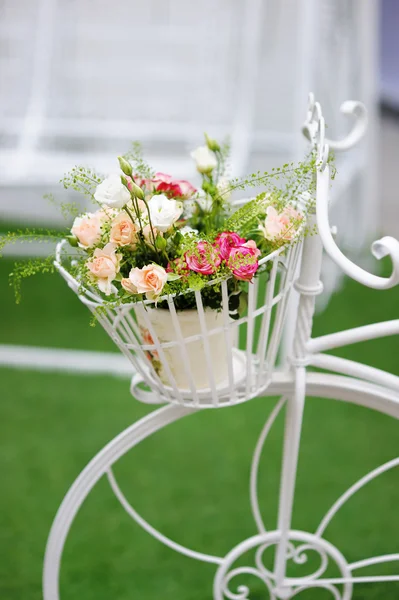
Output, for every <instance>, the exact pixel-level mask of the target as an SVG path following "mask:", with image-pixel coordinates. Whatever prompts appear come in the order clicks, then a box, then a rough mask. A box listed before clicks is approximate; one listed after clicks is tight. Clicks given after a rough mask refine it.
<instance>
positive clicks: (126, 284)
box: [121, 277, 137, 294]
mask: <svg viewBox="0 0 399 600" xmlns="http://www.w3.org/2000/svg"><path fill="white" fill-rule="evenodd" d="M121 286H122V287H123V289H124V290H125V291H126V292H128V294H137V288H136V286H135V285H133V284H132V282H131V281H130V279H129V277H124V278H123V279H122V280H121Z"/></svg>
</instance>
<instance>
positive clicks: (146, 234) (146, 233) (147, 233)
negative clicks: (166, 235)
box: [143, 224, 163, 243]
mask: <svg viewBox="0 0 399 600" xmlns="http://www.w3.org/2000/svg"><path fill="white" fill-rule="evenodd" d="M152 230H153V232H154V237H157V235H160V236H162V237H163V233H162V232H161V231H158V229H157V228H156V227H153V228H152ZM143 235H144V237H145V239H146V240H147V242H151V243H152V242H153V239H152V233H151V227H150V225H149V224H148V225H144V227H143Z"/></svg>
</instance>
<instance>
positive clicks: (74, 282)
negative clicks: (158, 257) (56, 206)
mask: <svg viewBox="0 0 399 600" xmlns="http://www.w3.org/2000/svg"><path fill="white" fill-rule="evenodd" d="M299 234H300V230H298V231H297V235H296V236H295V238H299ZM295 238H294V240H290V241H289V242H287V243H286V244H283V245H282V246H280V248H277V250H273V252H269V254H266V255H265V256H263V257H262V258H261V259H260V260H259V265H260V266H261V265H264V264H266V263H267V262H269V261H270V260H273V259H274V258H276V257H277V256H280V255H281V254H282V253H283V252H285V251H286V250H287V249H288V248H291V247H293V246H294V244H296V243H298V242H299V241H300V239H295ZM66 244H67V245H68V247H69V242H68V240H67V239H66V238H64V239H62V240H60V241H59V242H58V243H57V245H56V249H55V260H54V263H53V264H54V266H55V268H56V269H57V271H58V272H59V273H60V274H61V275H62V276H63V277H64V279H65V280H66V281H67V283H68V285H69V286H70V287H71V288H72V289H73V290H74V291H75V293H77V295H78V296H79V298H80V299H81V300H82V302H84V303H85V304H87V305H89V306H93V307H98V306H104V305H105V302H106V300H104V299H103V298H101V296H99V295H98V294H96V293H95V292H94V291H92V290H91V289H89V288H88V287H86V286H84V285H83V284H82V283H81V282H80V281H79V280H78V279H76V278H75V277H73V276H72V275H71V273H70V272H69V271H68V270H67V269H66V268H65V267H64V266H63V264H62V251H63V250H64V249H65V245H66ZM66 256H70V254H68V253H66ZM232 277H233V275H232V274H231V275H228V276H223V277H217V278H215V279H212V280H211V281H207V282H206V283H205V285H204V287H208V286H211V285H217V284H218V283H222V282H223V281H229V280H230V279H232ZM196 291H198V290H194V289H192V288H189V289H187V290H185V291H184V292H178V293H174V294H164V295H163V296H160V297H159V298H156V299H155V300H149V299H147V298H145V299H142V300H137V301H132V302H123V303H122V304H120V305H118V308H119V307H123V308H127V307H130V308H134V306H137V305H140V304H142V305H143V304H144V305H155V306H156V304H157V303H158V302H163V301H170V300H171V299H173V298H175V297H177V296H184V295H186V294H190V293H196ZM111 308H112V306H111Z"/></svg>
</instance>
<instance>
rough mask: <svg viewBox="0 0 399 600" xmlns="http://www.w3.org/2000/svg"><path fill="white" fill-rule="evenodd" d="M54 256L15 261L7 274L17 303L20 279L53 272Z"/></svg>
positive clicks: (18, 301)
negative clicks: (11, 269)
mask: <svg viewBox="0 0 399 600" xmlns="http://www.w3.org/2000/svg"><path fill="white" fill-rule="evenodd" d="M54 271H55V267H54V257H53V256H48V257H47V258H46V259H43V258H37V259H34V260H28V261H23V262H17V263H15V265H14V268H13V271H12V272H11V273H10V275H9V280H10V285H11V286H12V287H13V288H14V294H15V301H16V303H17V304H19V303H20V301H21V297H22V296H21V285H22V281H23V280H24V279H26V278H27V277H32V275H37V274H38V273H42V274H44V273H54Z"/></svg>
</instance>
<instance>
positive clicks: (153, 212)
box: [148, 194, 183, 232]
mask: <svg viewBox="0 0 399 600" xmlns="http://www.w3.org/2000/svg"><path fill="white" fill-rule="evenodd" d="M148 208H149V209H150V217H151V222H152V225H153V226H154V227H156V229H158V231H161V232H164V231H167V230H168V229H170V227H171V226H172V225H173V223H175V222H176V221H177V219H178V218H179V217H180V215H181V214H182V212H183V205H182V203H181V202H178V201H177V200H169V198H167V197H166V196H164V195H163V194H158V195H156V196H153V197H152V198H151V200H150V201H149V202H148Z"/></svg>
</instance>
